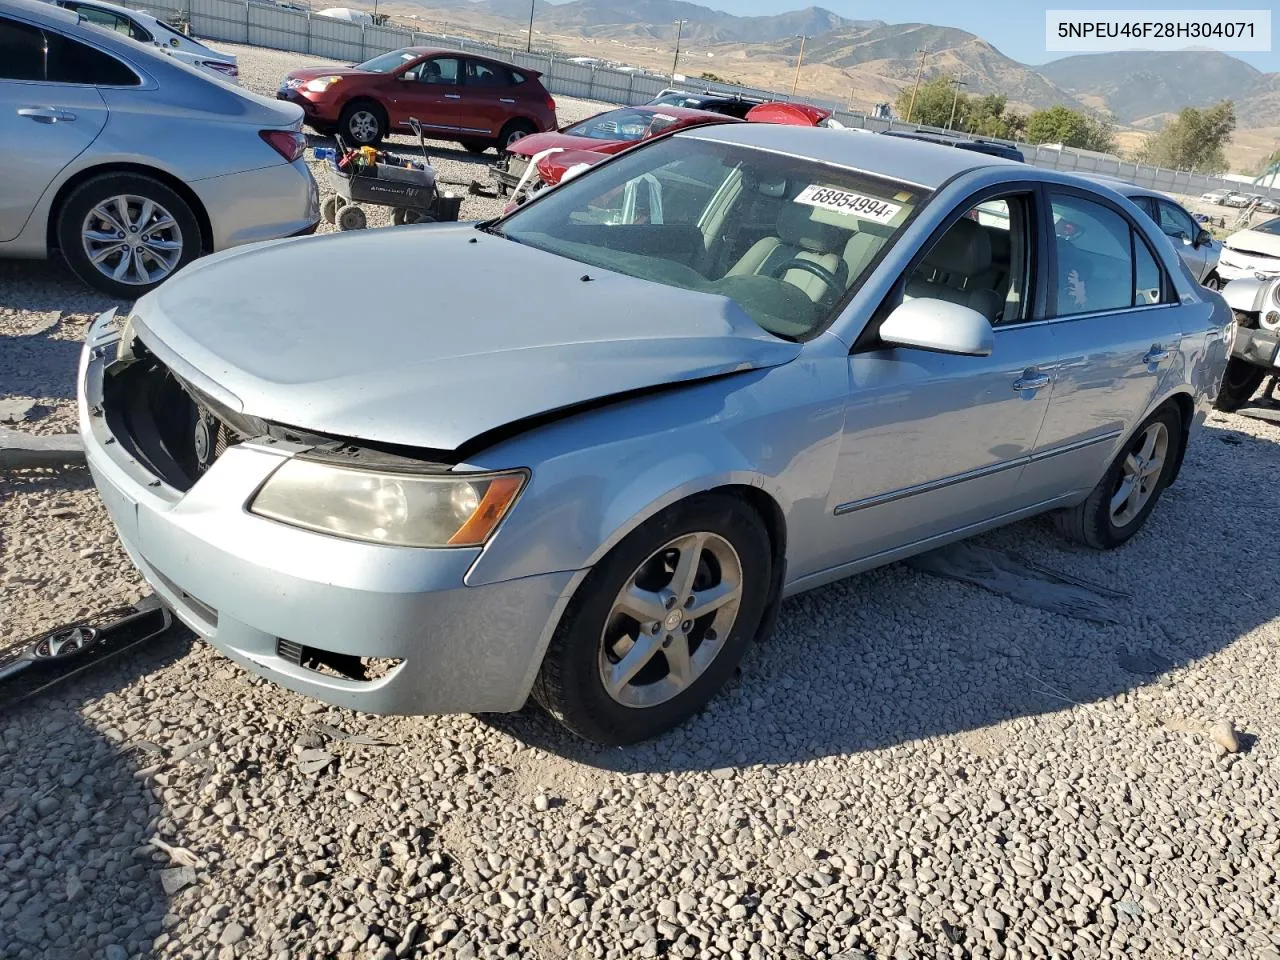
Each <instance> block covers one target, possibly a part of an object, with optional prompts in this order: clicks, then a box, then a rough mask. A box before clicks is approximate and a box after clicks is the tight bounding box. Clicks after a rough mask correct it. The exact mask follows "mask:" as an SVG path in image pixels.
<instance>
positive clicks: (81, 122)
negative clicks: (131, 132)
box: [0, 16, 137, 243]
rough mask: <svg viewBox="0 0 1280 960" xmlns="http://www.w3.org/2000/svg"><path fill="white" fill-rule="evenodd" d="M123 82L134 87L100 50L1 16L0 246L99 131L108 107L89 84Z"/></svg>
mask: <svg viewBox="0 0 1280 960" xmlns="http://www.w3.org/2000/svg"><path fill="white" fill-rule="evenodd" d="M46 61H47V63H48V69H47V70H46ZM129 78H132V80H133V81H134V83H135V84H136V82H137V77H136V76H134V75H133V74H132V71H130V70H128V68H127V67H125V66H124V65H123V64H121V63H120V62H119V61H117V60H115V59H114V58H113V57H109V56H108V55H107V54H105V53H102V52H101V51H98V50H95V49H91V48H89V47H87V46H85V45H83V44H80V43H76V42H74V41H71V40H67V39H66V38H64V37H62V36H60V35H59V34H56V33H52V32H50V33H45V32H44V31H42V30H40V29H38V28H37V27H35V26H32V25H30V24H27V23H22V22H20V21H18V20H16V19H14V18H11V17H4V16H0V146H3V147H4V148H5V149H4V175H3V176H0V243H2V242H4V241H7V240H12V239H13V238H14V237H16V236H17V235H18V234H19V233H21V232H22V229H23V227H24V226H26V223H27V220H28V219H29V218H30V216H31V211H32V210H34V209H35V206H36V204H37V203H38V202H39V200H40V198H41V197H42V196H43V195H44V193H45V191H46V190H47V189H48V187H49V184H50V183H52V182H53V181H54V180H55V179H56V178H57V176H58V174H59V173H61V172H62V170H63V168H64V167H66V166H67V164H69V163H71V161H73V160H74V159H75V158H76V157H78V156H79V155H80V154H81V153H83V152H84V151H85V150H86V149H87V148H88V146H89V145H90V144H91V143H93V141H94V140H95V139H96V138H97V136H98V134H99V133H101V132H102V128H103V126H104V125H105V124H106V122H107V107H106V104H105V103H104V102H103V99H102V97H101V95H100V94H99V93H98V91H97V88H96V86H94V84H93V83H92V82H91V81H93V80H95V79H96V80H115V81H117V82H120V81H124V80H127V79H129ZM76 81H81V82H76Z"/></svg>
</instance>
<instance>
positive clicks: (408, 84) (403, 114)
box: [387, 56, 462, 138]
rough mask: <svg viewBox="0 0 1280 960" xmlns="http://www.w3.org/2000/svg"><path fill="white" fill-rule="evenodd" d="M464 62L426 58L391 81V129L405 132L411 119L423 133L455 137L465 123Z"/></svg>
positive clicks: (389, 96)
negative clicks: (463, 121)
mask: <svg viewBox="0 0 1280 960" xmlns="http://www.w3.org/2000/svg"><path fill="white" fill-rule="evenodd" d="M461 70H462V59H461V58H460V57H455V56H440V57H426V58H425V59H423V60H419V61H418V62H417V63H415V64H414V65H413V66H411V67H409V68H408V69H407V70H405V71H404V72H403V73H400V74H399V75H398V76H396V77H395V78H394V79H393V80H392V81H391V84H392V86H391V90H390V91H389V93H388V96H387V114H388V116H389V117H390V120H391V126H393V127H400V128H404V127H407V126H408V125H409V119H410V118H411V117H413V118H416V119H417V120H418V122H419V123H421V124H422V128H423V130H424V131H429V132H430V133H435V134H447V135H448V138H452V137H453V136H456V135H457V134H458V132H459V130H460V128H461V127H460V125H461V122H462V75H461Z"/></svg>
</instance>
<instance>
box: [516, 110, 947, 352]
mask: <svg viewBox="0 0 1280 960" xmlns="http://www.w3.org/2000/svg"><path fill="white" fill-rule="evenodd" d="M924 196H925V191H923V190H921V189H920V188H918V187H911V186H907V185H904V184H901V183H898V182H896V181H892V180H889V179H886V178H882V177H875V176H871V175H868V174H862V173H856V172H854V171H852V170H848V169H845V168H843V167H833V166H827V165H824V164H820V163H815V162H813V161H809V160H803V159H799V158H795V157H788V156H782V155H778V154H774V153H768V152H766V151H763V150H756V149H753V148H749V147H742V146H736V145H730V144H720V143H713V142H708V141H704V140H698V139H694V138H692V137H683V136H677V137H670V138H666V139H663V140H659V141H656V142H654V143H653V144H651V145H648V146H645V147H642V148H639V149H636V150H632V151H627V152H626V153H623V154H621V155H619V156H618V158H617V159H615V160H611V161H609V162H607V163H605V164H602V165H601V166H599V167H596V168H594V169H592V170H590V171H588V172H585V173H583V174H582V175H581V176H579V177H577V178H575V179H573V180H571V181H569V182H567V183H565V184H563V185H562V186H560V187H557V188H556V189H554V190H550V191H548V192H547V193H546V194H544V195H543V196H542V197H541V198H540V199H538V200H537V201H536V202H534V203H531V204H529V205H528V206H526V207H522V208H520V209H519V210H517V211H516V212H515V213H513V214H512V215H511V216H509V217H508V218H507V219H505V220H504V221H502V222H501V223H499V224H498V225H497V227H496V228H495V230H494V232H496V233H499V234H501V235H504V236H506V237H508V238H509V239H511V240H515V241H517V242H519V243H523V244H527V245H529V246H532V247H536V248H538V249H540V250H546V251H549V252H551V253H555V254H558V255H560V256H562V257H567V258H569V259H571V260H576V261H578V262H580V263H586V264H590V265H592V266H596V267H600V268H602V269H606V270H613V271H616V272H617V273H622V274H626V275H627V276H632V277H640V278H641V279H644V280H650V281H653V282H654V283H660V284H664V285H666V286H671V287H680V288H682V289H685V290H693V291H697V292H700V293H708V294H713V295H718V296H722V297H727V298H728V299H729V300H731V301H733V303H734V304H736V305H737V306H738V307H739V308H741V309H742V310H743V311H744V312H745V313H746V314H747V315H748V316H749V317H751V319H752V320H754V321H755V322H756V323H757V324H759V325H760V326H761V327H763V328H764V329H765V330H768V331H769V332H770V333H774V334H777V335H778V336H781V337H785V338H788V339H803V338H806V337H809V336H812V335H813V334H815V333H817V332H818V331H820V330H821V329H822V328H823V327H825V326H826V325H827V324H828V323H829V322H830V321H831V319H832V318H833V317H834V316H835V314H836V312H837V310H838V308H839V306H840V304H841V303H842V302H843V301H844V300H845V299H846V297H847V296H848V295H849V293H850V292H851V291H853V290H856V289H857V287H858V286H859V285H860V284H861V283H862V282H863V281H864V280H865V279H866V277H867V276H868V275H869V273H870V269H871V267H872V266H873V265H874V264H875V263H876V262H877V261H878V259H879V256H880V253H881V252H882V251H883V250H884V249H885V248H886V247H887V246H888V245H890V244H891V243H893V242H894V241H895V240H896V238H897V237H898V235H899V234H900V233H901V231H902V228H903V225H904V224H905V223H906V222H907V220H908V219H909V218H910V217H911V215H912V214H913V213H914V211H915V210H916V209H917V207H918V206H919V205H920V202H921V201H922V200H923V199H924Z"/></svg>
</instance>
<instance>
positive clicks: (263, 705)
mask: <svg viewBox="0 0 1280 960" xmlns="http://www.w3.org/2000/svg"><path fill="white" fill-rule="evenodd" d="M239 52H240V54H241V56H242V61H241V63H242V69H243V70H244V77H245V80H246V82H247V83H249V84H250V85H252V86H255V87H258V88H261V89H263V90H264V91H268V92H269V91H270V90H272V89H274V85H275V83H276V81H277V80H278V78H279V76H280V74H281V73H282V72H283V71H284V70H285V69H287V68H288V67H289V66H292V65H296V64H298V62H299V61H298V59H297V58H295V57H290V56H288V55H284V54H275V53H264V52H261V51H250V50H244V49H242V50H240V51H239ZM561 108H562V111H563V112H562V117H568V116H571V115H572V114H570V111H571V110H579V109H581V110H583V111H588V110H589V109H590V107H589V106H588V105H577V104H573V105H570V104H567V103H564V102H562V103H561ZM436 155H437V156H439V157H440V158H442V160H447V165H446V163H445V162H442V164H441V171H442V174H443V175H444V176H445V178H446V179H454V178H455V173H454V171H456V179H458V180H464V179H465V180H469V179H470V176H471V175H473V173H474V171H475V170H476V164H475V163H474V161H472V160H471V159H470V158H466V157H465V155H459V154H458V153H456V152H454V153H449V152H446V151H445V150H443V149H437V151H436ZM455 165H456V166H455ZM488 212H489V210H488V209H487V208H484V207H482V205H481V204H479V203H477V202H476V201H475V200H471V199H469V200H468V201H467V206H465V207H464V215H465V216H472V217H474V216H481V215H484V214H486V213H488ZM428 268H429V265H424V270H425V269H428ZM110 305H111V304H110V301H108V300H105V299H104V298H102V297H99V296H97V295H95V294H92V293H88V292H86V291H85V290H84V289H83V288H82V287H80V286H79V285H78V284H77V283H76V282H75V281H74V280H72V279H71V277H70V276H69V275H68V274H67V273H66V272H65V270H64V269H63V268H62V267H60V266H58V265H46V264H30V263H0V398H7V399H14V398H16V399H27V400H30V401H31V402H32V403H34V404H35V408H34V410H33V419H31V420H28V421H26V422H23V423H21V424H19V425H18V428H19V429H22V430H28V431H32V432H39V433H52V432H59V431H64V430H67V429H70V428H72V426H73V423H74V414H73V401H72V396H73V380H74V371H75V363H76V357H77V352H78V341H79V340H80V339H81V337H82V336H83V332H84V329H85V325H86V324H87V322H88V321H89V319H90V317H91V316H92V315H93V314H94V313H95V312H96V311H99V310H102V309H105V308H106V307H108V306H110ZM300 322H301V320H300ZM1278 476H1280V429H1278V428H1276V427H1274V426H1270V425H1268V424H1265V423H1262V422H1260V421H1257V420H1250V419H1247V418H1244V417H1238V416H1217V417H1215V418H1214V419H1213V420H1212V421H1211V422H1210V424H1209V426H1208V428H1207V429H1206V430H1205V431H1204V432H1203V433H1202V435H1201V436H1200V437H1199V438H1198V440H1197V442H1196V443H1195V444H1194V446H1193V447H1192V448H1191V450H1190V451H1189V453H1188V457H1187V462H1186V465H1185V467H1184V469H1183V473H1182V476H1181V478H1180V479H1179V481H1178V483H1177V485H1176V486H1174V487H1173V488H1171V489H1170V490H1169V491H1168V492H1167V493H1166V495H1165V497H1164V499H1163V500H1162V502H1161V504H1160V506H1159V508H1158V510H1157V511H1156V513H1155V514H1154V516H1153V517H1152V520H1151V522H1150V523H1149V525H1148V527H1147V529H1146V530H1145V531H1144V532H1143V533H1142V534H1140V535H1139V536H1138V537H1137V538H1136V539H1135V540H1134V541H1133V542H1131V543H1130V544H1129V545H1128V546H1126V547H1125V548H1123V549H1121V550H1119V551H1116V552H1113V553H1108V554H1097V553H1092V552H1087V551H1082V550H1076V549H1074V548H1070V547H1067V546H1065V545H1064V544H1063V543H1062V541H1060V540H1059V539H1058V538H1057V537H1056V536H1055V534H1054V533H1053V531H1052V529H1051V527H1050V525H1049V524H1048V523H1046V522H1044V521H1033V522H1028V523H1023V524H1019V525H1018V526H1016V527H1012V528H1009V529H1007V530H1004V531H1001V532H999V533H997V534H994V535H991V536H988V537H985V538H983V539H982V541H981V542H982V544H983V545H984V546H986V547H989V548H992V549H996V550H1001V551H1006V552H1012V553H1016V554H1018V555H1019V556H1022V557H1026V558H1030V559H1031V560H1033V561H1035V562H1036V563H1038V564H1040V565H1041V566H1044V567H1048V568H1052V569H1055V570H1058V571H1062V572H1064V573H1068V574H1071V575H1073V576H1075V577H1079V578H1084V579H1087V580H1090V581H1093V582H1100V583H1105V584H1107V585H1108V586H1109V587H1110V588H1112V589H1114V590H1118V591H1122V592H1123V593H1124V594H1126V597H1125V598H1123V599H1121V600H1120V601H1118V602H1117V610H1118V615H1117V619H1118V620H1119V622H1118V623H1113V624H1103V625H1099V624H1093V623H1088V622H1085V621H1082V620H1079V619H1075V618H1071V617H1066V616H1061V615H1058V614H1053V613H1048V612H1045V611H1042V610H1039V609H1034V608H1032V607H1029V606H1024V605H1020V604H1017V603H1014V602H1012V601H1010V600H1006V599H1004V598H1002V597H1000V596H997V595H995V594H992V593H988V592H985V591H982V590H980V589H977V588H973V587H969V586H965V585H962V584H959V583H956V582H953V581H948V580H942V579H937V578H935V577H932V576H928V575H925V574H923V573H920V572H917V571H916V570H914V569H912V568H910V567H908V566H905V565H896V566H892V567H889V568H886V569H883V570H880V571H877V572H875V573H872V574H869V575H866V576H862V577H858V578H855V579H852V580H849V581H847V582H844V583H840V584H836V585H833V586H831V587H827V588H825V589H822V590H819V591H816V592H813V593H811V594H807V595H805V596H803V597H801V598H798V599H796V600H793V601H791V602H788V603H787V604H786V605H785V606H784V608H783V611H782V615H781V620H780V623H779V625H778V630H777V633H776V636H775V637H774V638H773V640H772V641H771V642H769V643H768V644H766V645H764V646H763V647H761V648H760V649H757V650H755V651H753V652H752V653H751V654H750V655H749V656H748V658H747V661H746V662H745V664H744V667H743V670H742V676H741V677H740V678H739V679H738V680H737V681H736V682H735V683H734V684H733V685H732V686H731V688H730V689H729V690H727V691H726V692H725V693H724V694H723V695H722V696H721V697H720V698H719V699H718V700H717V701H716V702H715V704H714V705H713V707H712V708H711V709H709V710H708V711H707V712H706V713H704V714H703V715H702V716H700V717H699V718H697V719H696V720H694V721H692V722H690V723H689V724H687V725H686V726H685V727H683V728H682V729H680V730H678V731H676V732H674V733H673V734H671V735H669V736H667V737H664V738H662V739H660V740H658V741H656V742H653V743H649V744H646V745H643V746H640V747H637V748H631V749H626V750H603V749H597V748H594V747H589V746H585V745H583V744H581V743H578V742H576V741H573V740H570V739H568V738H567V737H565V736H563V735H561V734H560V733H559V732H558V731H557V729H556V728H554V727H553V726H552V725H551V724H550V722H549V721H547V720H546V719H544V718H543V717H541V716H540V715H539V714H538V713H536V712H534V711H532V710H527V711H525V712H524V713H521V714H518V715H515V716H510V717H489V718H477V717H470V716H454V717H438V718H373V717H366V716H359V715H354V714H351V713H348V712H345V711H342V710H336V709H329V708H326V707H322V706H321V705H319V704H316V703H314V702H311V701H308V700H306V699H304V698H301V697H298V696H295V695H293V694H291V693H288V692H286V691H283V690H281V689H279V688H277V687H274V686H272V685H271V684H269V683H266V682H264V681H261V680H258V679H255V678H254V677H252V676H251V675H249V674H248V673H246V672H244V671H243V670H240V669H239V668H237V667H235V666H233V665H232V664H230V663H229V662H228V661H226V660H224V659H223V658H221V657H220V656H218V655H217V654H215V653H214V652H213V651H211V650H210V649H209V648H207V647H205V646H203V645H202V644H200V643H199V642H197V641H195V640H193V639H191V638H190V637H189V636H185V635H182V634H175V635H174V636H173V637H172V638H170V639H168V640H166V641H165V642H164V643H162V644H159V645H157V646H156V647H154V648H153V649H151V650H149V651H147V652H145V653H142V654H139V655H136V656H132V657H129V658H127V659H125V660H123V661H121V662H119V663H117V664H116V665H114V666H113V667H111V668H110V669H107V670H104V671H103V672H101V673H99V674H97V675H95V676H93V677H92V678H90V679H88V680H85V681H82V682H80V683H78V684H76V685H75V686H68V687H66V688H64V689H63V690H62V692H61V693H58V694H56V695H49V696H46V697H44V698H43V699H41V700H40V701H38V702H36V703H33V704H30V705H28V706H25V707H23V708H21V709H19V710H16V711H10V712H8V713H6V714H5V715H4V716H3V719H0V957H3V958H5V960H19V958H24V960H25V958H34V957H49V958H58V960H62V958H95V960H96V958H103V957H105V958H108V960H123V958H126V957H218V958H219V960H224V958H235V957H243V958H249V957H252V958H258V957H273V958H275V957H278V958H281V960H285V958H312V957H314V958H321V957H325V958H328V957H337V958H379V960H385V958H389V957H409V956H413V957H450V958H453V957H456V958H459V960H466V958H473V957H483V958H490V957H520V958H524V960H565V958H569V957H574V958H578V957H592V958H606V957H608V958H612V957H619V958H621V957H628V958H629V957H636V956H639V957H657V956H673V957H727V958H733V960H741V958H744V957H745V958H751V960H764V958H770V960H772V958H791V957H814V958H829V960H834V958H845V960H853V958H859V957H862V958H866V957H877V958H888V957H895V958H916V957H928V958H933V957H938V958H942V957H950V958H955V960H961V958H1000V957H1010V958H1012V957H1028V956H1031V957H1039V956H1043V957H1073V958H1092V957H1132V956H1139V955H1144V956H1151V957H1158V958H1170V957H1179V958H1201V960H1205V958H1210V957H1223V958H1241V960H1246V958H1248V960H1280V895H1277V893H1278V891H1280V882H1278V881H1277V876H1276V870H1277V863H1278V862H1280V652H1278V651H1280V619H1277V617H1278V615H1280V581H1278V580H1277V578H1276V577H1275V572H1274V571H1275V544H1276V543H1277V542H1280V516H1277V510H1276V497H1275V493H1274V489H1275V483H1276V478H1277V477H1278ZM0 589H2V591H3V602H2V604H0V638H3V639H12V638H14V637H18V636H24V635H27V634H30V633H33V632H35V631H37V630H39V629H41V628H44V627H47V626H49V625H52V624H55V623H58V622H63V621H66V620H69V619H72V618H78V617H83V616H87V615H89V614H91V613H95V612H102V611H105V610H108V609H111V608H113V607H116V606H118V605H119V604H121V603H124V602H131V601H133V600H134V599H136V598H137V597H138V596H139V595H140V594H141V593H142V591H143V584H142V583H141V582H140V581H139V579H138V577H137V576H136V574H134V573H133V571H132V569H131V568H130V566H129V564H128V562H127V561H126V559H125V556H124V554H123V552H122V551H121V550H120V548H119V547H118V546H117V545H116V542H115V538H114V535H113V532H112V530H111V529H110V525H109V523H108V521H107V518H106V515H105V513H104V512H103V510H102V508H101V506H100V505H99V503H98V501H97V498H96V496H95V494H94V492H93V489H92V485H91V483H90V481H89V478H88V476H87V475H86V474H85V472H84V471H83V470H75V469H71V470H65V471H59V472H52V471H41V470H30V471H14V472H11V473H9V474H7V475H3V474H0ZM1222 720H1228V721H1231V722H1232V723H1234V725H1235V726H1236V728H1237V729H1238V730H1240V731H1241V732H1242V736H1241V738H1240V741H1241V743H1240V745H1241V747H1242V749H1241V751H1240V752H1238V753H1225V752H1224V751H1223V749H1222V748H1221V747H1219V746H1218V745H1217V744H1216V743H1215V742H1214V740H1213V738H1212V737H1211V736H1210V734H1209V730H1210V728H1211V726H1212V725H1213V724H1215V723H1216V722H1218V721H1222ZM352 737H356V739H352ZM308 751H309V752H308ZM315 751H321V752H322V753H320V754H317V753H315ZM304 752H306V753H305V756H304ZM325 755H327V756H329V757H331V758H332V759H331V760H330V761H329V762H328V763H326V764H323V765H322V767H321V768H320V769H315V764H314V763H311V762H309V761H314V760H316V759H317V757H319V759H321V760H323V759H324V756H325Z"/></svg>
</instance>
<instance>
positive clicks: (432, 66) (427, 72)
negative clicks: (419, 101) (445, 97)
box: [408, 57, 458, 84]
mask: <svg viewBox="0 0 1280 960" xmlns="http://www.w3.org/2000/svg"><path fill="white" fill-rule="evenodd" d="M408 73H410V74H413V75H414V76H415V78H416V79H417V80H419V81H420V82H422V83H444V84H454V83H457V82H458V58H457V57H432V58H431V59H430V60H423V61H422V62H421V63H420V64H418V65H417V66H416V67H413V68H412V69H411V70H409V71H408Z"/></svg>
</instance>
